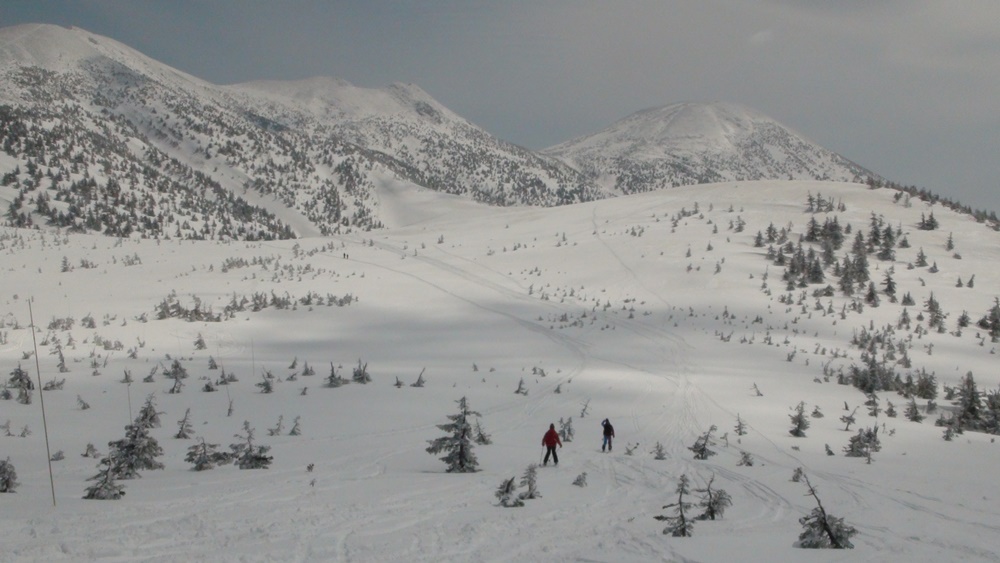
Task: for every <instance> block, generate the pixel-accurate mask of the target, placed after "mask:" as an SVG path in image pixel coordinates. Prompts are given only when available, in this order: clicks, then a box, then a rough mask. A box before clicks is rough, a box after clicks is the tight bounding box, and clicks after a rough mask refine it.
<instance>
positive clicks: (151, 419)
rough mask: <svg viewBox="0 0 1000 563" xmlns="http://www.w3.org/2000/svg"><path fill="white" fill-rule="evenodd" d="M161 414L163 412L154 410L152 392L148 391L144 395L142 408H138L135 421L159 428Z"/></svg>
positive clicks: (147, 426) (148, 426) (154, 404)
mask: <svg viewBox="0 0 1000 563" xmlns="http://www.w3.org/2000/svg"><path fill="white" fill-rule="evenodd" d="M161 414H163V413H162V412H159V411H157V410H156V403H155V401H154V399H153V394H152V393H150V394H149V396H147V397H146V402H145V403H143V405H142V408H141V409H139V416H137V417H136V419H135V422H136V423H137V424H139V425H141V426H144V427H146V428H159V427H160V415H161Z"/></svg>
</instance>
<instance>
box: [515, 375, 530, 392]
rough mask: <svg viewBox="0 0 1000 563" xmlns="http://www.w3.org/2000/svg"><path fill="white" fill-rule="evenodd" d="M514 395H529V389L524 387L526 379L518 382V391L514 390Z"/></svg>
mask: <svg viewBox="0 0 1000 563" xmlns="http://www.w3.org/2000/svg"><path fill="white" fill-rule="evenodd" d="M514 393H516V394H518V395H527V394H528V388H527V387H525V386H524V378H523V377H522V378H521V380H520V381H518V382H517V389H515V390H514Z"/></svg>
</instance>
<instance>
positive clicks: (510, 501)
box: [494, 477, 524, 508]
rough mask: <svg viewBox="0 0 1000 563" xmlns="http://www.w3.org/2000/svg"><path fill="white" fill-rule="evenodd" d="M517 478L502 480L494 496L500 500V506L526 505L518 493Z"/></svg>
mask: <svg viewBox="0 0 1000 563" xmlns="http://www.w3.org/2000/svg"><path fill="white" fill-rule="evenodd" d="M515 479H517V478H516V477H511V478H510V479H504V480H503V481H501V482H500V486H499V487H497V490H496V492H495V493H494V496H496V497H497V499H499V500H500V506H504V507H507V508H512V507H517V506H524V501H523V500H521V499H520V497H518V495H517V482H516V481H515Z"/></svg>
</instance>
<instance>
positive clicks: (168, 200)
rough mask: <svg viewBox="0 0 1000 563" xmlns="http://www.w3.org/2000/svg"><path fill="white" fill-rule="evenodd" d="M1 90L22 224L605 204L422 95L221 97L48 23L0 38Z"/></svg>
mask: <svg viewBox="0 0 1000 563" xmlns="http://www.w3.org/2000/svg"><path fill="white" fill-rule="evenodd" d="M0 77H2V78H0V144H2V147H3V152H4V153H5V154H6V155H7V156H9V157H10V158H9V159H5V160H3V161H0V164H2V165H3V167H2V168H0V174H2V176H3V182H2V185H0V197H2V198H4V199H6V200H8V201H12V202H14V204H15V205H14V206H13V207H10V206H8V208H5V209H4V212H5V215H6V216H7V220H8V222H9V223H10V224H13V225H17V226H26V225H36V224H37V225H43V226H46V225H47V226H54V227H61V228H74V229H77V230H86V231H92V232H103V233H106V234H113V235H117V236H123V235H129V236H131V235H138V236H144V237H151V238H155V237H161V238H162V237H164V236H170V237H181V238H207V239H224V238H238V239H244V240H246V239H249V240H257V239H274V238H288V237H290V236H292V235H296V236H311V235H317V234H329V233H333V232H344V231H348V230H356V229H360V230H370V229H372V228H379V227H381V226H384V225H385V222H384V221H383V217H382V213H381V209H380V207H379V200H378V197H377V195H376V193H375V192H376V191H377V190H378V189H379V188H380V187H381V186H383V185H384V184H386V183H389V184H395V183H399V182H404V183H407V184H410V185H412V186H421V187H425V188H430V189H434V190H437V191H441V192H446V193H451V194H456V195H462V196H464V197H467V198H469V199H473V200H476V201H480V202H485V203H489V204H495V205H505V206H507V205H525V204H529V205H558V204H564V203H573V202H579V201H586V200H592V199H595V198H598V197H604V196H606V195H608V194H607V193H605V192H603V191H602V190H600V189H598V188H597V186H596V185H595V184H593V183H592V182H590V181H588V180H586V179H585V178H583V176H581V175H580V174H579V173H578V172H576V171H575V170H573V169H572V168H570V167H568V166H567V165H565V164H563V163H562V162H560V161H557V160H555V159H552V158H550V157H546V156H542V155H539V154H536V153H534V152H531V151H528V150H526V149H523V148H520V147H517V146H515V145H512V144H510V143H507V142H504V141H501V140H499V139H497V138H495V137H493V136H491V135H490V134H489V133H487V132H485V131H483V130H482V129H480V128H479V127H476V126H475V125H473V124H471V123H469V122H468V121H466V120H464V119H462V118H460V117H458V116H457V115H455V114H454V113H452V112H451V111H449V110H448V109H447V108H445V107H443V106H442V105H441V104H439V103H438V102H437V101H435V100H434V99H433V98H432V97H431V96H429V95H428V94H427V93H426V92H423V91H422V90H421V89H420V88H419V87H416V86H413V85H402V84H395V85H392V86H389V87H387V88H384V89H367V88H358V87H354V86H352V85H350V84H348V83H346V82H343V81H338V80H334V79H327V78H315V79H311V80H304V81H298V82H284V83H277V82H255V83H248V84H241V85H235V86H217V85H213V84H210V83H208V82H205V81H203V80H200V79H197V78H194V77H192V76H189V75H186V74H184V73H182V72H179V71H177V70H175V69H173V68H170V67H169V66H166V65H164V64H161V63H159V62H157V61H154V60H152V59H150V58H148V57H146V56H144V55H142V54H141V53H138V52H137V51H135V50H133V49H130V48H128V47H126V46H124V45H122V44H120V43H118V42H115V41H113V40H111V39H108V38H105V37H101V36H99V35H95V34H92V33H88V32H86V31H84V30H81V29H78V28H71V29H67V28H62V27H58V26H53V25H21V26H16V27H10V28H4V29H0ZM43 180H44V181H43ZM81 185H82V187H81Z"/></svg>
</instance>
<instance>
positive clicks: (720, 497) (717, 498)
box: [695, 475, 733, 520]
mask: <svg viewBox="0 0 1000 563" xmlns="http://www.w3.org/2000/svg"><path fill="white" fill-rule="evenodd" d="M714 482H715V475H712V477H711V478H710V479H709V480H708V484H706V485H705V488H703V489H695V492H696V493H701V494H702V495H701V501H699V502H698V506H700V507H702V508H704V509H705V511H704V512H702V513H701V514H700V515H698V516H697V520H715V518H716V517H719V518H722V515H723V513H725V511H726V509H727V508H729V507H730V506H732V505H733V499H732V497H730V496H729V493H727V492H726V491H725V489H713V488H712V483H714Z"/></svg>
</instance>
